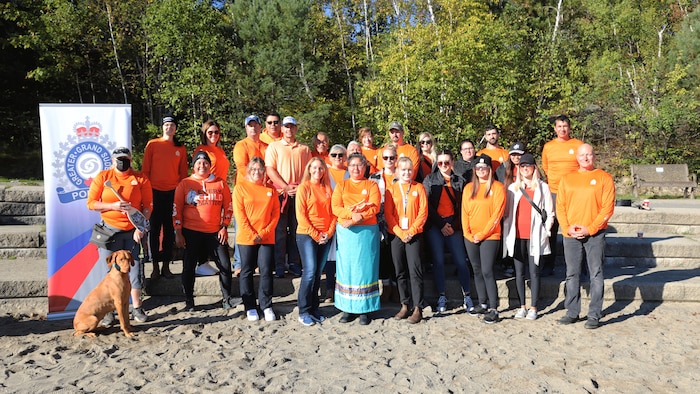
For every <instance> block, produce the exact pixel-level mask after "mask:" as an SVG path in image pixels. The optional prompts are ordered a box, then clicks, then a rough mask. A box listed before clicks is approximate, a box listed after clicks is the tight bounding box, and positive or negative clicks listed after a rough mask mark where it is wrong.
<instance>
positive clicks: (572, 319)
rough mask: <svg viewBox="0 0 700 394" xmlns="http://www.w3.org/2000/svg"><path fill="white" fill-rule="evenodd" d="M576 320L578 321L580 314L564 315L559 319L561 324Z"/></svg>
mask: <svg viewBox="0 0 700 394" xmlns="http://www.w3.org/2000/svg"><path fill="white" fill-rule="evenodd" d="M576 322H578V316H576V317H571V316H569V315H564V317H562V318H561V319H559V320H557V323H559V324H574V323H576Z"/></svg>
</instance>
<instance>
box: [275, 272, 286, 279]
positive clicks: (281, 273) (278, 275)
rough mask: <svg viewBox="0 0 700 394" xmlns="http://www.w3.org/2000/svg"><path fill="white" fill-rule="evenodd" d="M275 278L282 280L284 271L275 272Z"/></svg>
mask: <svg viewBox="0 0 700 394" xmlns="http://www.w3.org/2000/svg"><path fill="white" fill-rule="evenodd" d="M275 278H277V279H284V270H277V271H276V272H275Z"/></svg>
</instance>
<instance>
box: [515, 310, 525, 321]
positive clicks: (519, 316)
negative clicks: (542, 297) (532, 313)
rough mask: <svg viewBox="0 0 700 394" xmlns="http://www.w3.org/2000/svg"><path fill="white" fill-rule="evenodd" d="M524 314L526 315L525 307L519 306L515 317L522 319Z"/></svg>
mask: <svg viewBox="0 0 700 394" xmlns="http://www.w3.org/2000/svg"><path fill="white" fill-rule="evenodd" d="M525 316H527V309H525V308H520V309H518V311H517V312H516V313H515V318H516V319H524V318H525Z"/></svg>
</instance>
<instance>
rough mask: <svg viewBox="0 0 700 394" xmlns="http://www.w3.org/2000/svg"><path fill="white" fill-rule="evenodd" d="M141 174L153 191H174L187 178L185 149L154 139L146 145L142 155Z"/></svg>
mask: <svg viewBox="0 0 700 394" xmlns="http://www.w3.org/2000/svg"><path fill="white" fill-rule="evenodd" d="M142 167H143V174H144V175H145V176H146V177H147V178H148V180H150V181H151V186H152V187H153V189H155V190H160V191H168V190H174V189H175V188H176V187H177V185H178V184H179V183H180V181H181V180H183V179H185V178H187V149H186V148H185V147H184V146H175V144H174V143H173V141H169V140H164V139H163V138H154V139H152V140H150V141H148V144H146V150H145V151H144V154H143V165H142Z"/></svg>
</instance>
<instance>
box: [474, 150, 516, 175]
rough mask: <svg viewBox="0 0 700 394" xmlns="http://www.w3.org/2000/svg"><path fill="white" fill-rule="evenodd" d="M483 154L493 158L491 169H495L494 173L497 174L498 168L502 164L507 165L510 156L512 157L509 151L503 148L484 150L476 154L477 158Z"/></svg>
mask: <svg viewBox="0 0 700 394" xmlns="http://www.w3.org/2000/svg"><path fill="white" fill-rule="evenodd" d="M482 154H484V155H487V156H488V157H490V158H491V167H492V168H493V171H494V172H496V168H498V167H499V166H500V165H501V164H503V163H505V162H506V161H507V160H508V156H510V153H509V152H508V149H503V148H496V149H489V148H484V149H482V150H480V151H478V152H476V155H477V156H481V155H482Z"/></svg>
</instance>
